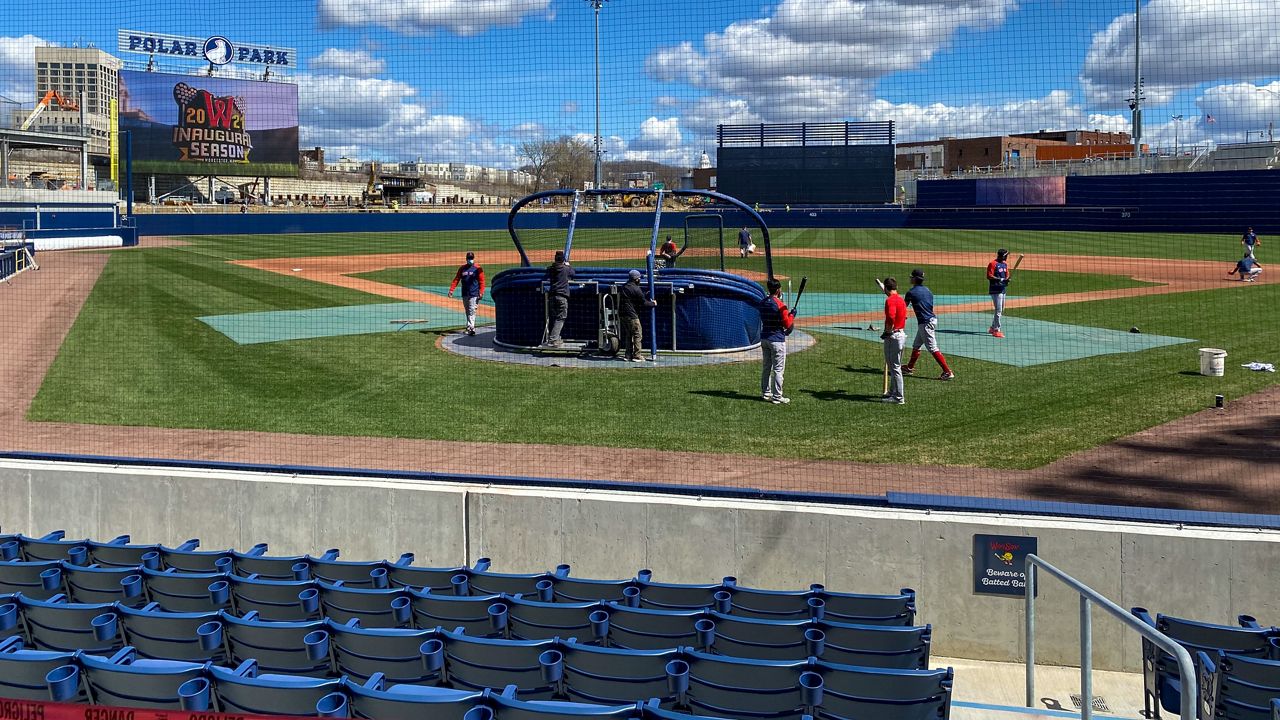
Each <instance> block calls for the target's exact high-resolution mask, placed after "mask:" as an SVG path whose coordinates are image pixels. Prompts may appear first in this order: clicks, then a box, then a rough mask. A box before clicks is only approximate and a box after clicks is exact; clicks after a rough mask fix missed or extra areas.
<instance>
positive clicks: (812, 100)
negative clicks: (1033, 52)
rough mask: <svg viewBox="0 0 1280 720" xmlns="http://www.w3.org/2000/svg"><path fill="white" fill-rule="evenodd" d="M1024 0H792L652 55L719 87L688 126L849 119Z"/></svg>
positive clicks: (652, 62)
mask: <svg viewBox="0 0 1280 720" xmlns="http://www.w3.org/2000/svg"><path fill="white" fill-rule="evenodd" d="M1015 7H1016V2H1015V0H947V1H945V2H944V0H825V1H824V2H816V1H815V0H782V1H781V2H780V3H779V4H778V6H777V7H776V9H775V10H774V11H773V13H772V14H771V15H770V16H768V17H763V18H756V19H749V20H741V21H738V22H735V23H732V24H731V25H729V26H728V27H727V28H725V29H724V30H723V31H721V32H713V33H708V34H707V35H705V36H704V37H703V39H702V42H701V45H700V46H699V45H697V44H695V43H692V42H683V43H680V44H678V45H674V46H669V47H665V48H660V49H658V50H657V51H655V52H654V53H652V54H651V55H650V56H649V57H648V58H647V60H646V62H645V67H646V70H647V71H648V72H649V74H650V75H652V76H653V77H654V78H656V79H658V80H660V81H663V82H678V83H685V84H688V85H692V86H694V87H696V88H700V89H703V90H707V91H710V92H712V93H714V94H716V95H718V96H719V97H720V98H722V99H719V100H698V101H695V105H694V107H692V108H690V109H689V112H687V113H686V116H687V117H686V127H689V128H690V129H692V130H694V131H695V132H697V133H700V134H706V133H708V132H711V131H713V130H714V129H715V125H717V124H720V123H737V122H800V121H807V122H823V121H833V120H841V119H845V118H846V117H848V116H849V111H850V108H852V107H857V106H861V105H865V104H866V103H869V102H871V101H872V98H873V97H874V96H873V93H872V90H873V88H874V84H875V81H876V80H877V79H879V78H880V77H882V76H884V75H886V74H889V73H893V72H899V71H903V70H910V69H912V68H916V67H919V66H920V65H921V64H923V63H925V62H927V61H928V60H929V59H931V58H932V57H933V56H934V54H935V53H936V52H938V51H939V50H940V49H942V48H944V47H945V46H946V45H947V43H949V42H950V41H951V37H952V36H953V35H954V34H955V33H956V32H957V31H959V30H961V29H966V28H967V29H985V28H989V27H993V26H995V25H998V24H999V23H1001V22H1003V21H1004V18H1005V16H1006V15H1007V14H1008V13H1009V12H1010V11H1012V10H1013V9H1015Z"/></svg>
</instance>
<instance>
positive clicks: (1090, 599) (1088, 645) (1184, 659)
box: [1025, 554, 1197, 720]
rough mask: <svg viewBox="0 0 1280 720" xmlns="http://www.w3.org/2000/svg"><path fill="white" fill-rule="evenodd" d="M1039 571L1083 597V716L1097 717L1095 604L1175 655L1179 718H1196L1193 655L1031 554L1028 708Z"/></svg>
mask: <svg viewBox="0 0 1280 720" xmlns="http://www.w3.org/2000/svg"><path fill="white" fill-rule="evenodd" d="M1036 568H1040V569H1043V570H1044V571H1045V572H1047V573H1049V574H1050V575H1052V576H1054V577H1056V578H1057V579H1058V580H1060V581H1062V584H1063V585H1066V586H1067V587H1069V588H1071V589H1072V590H1075V591H1076V593H1077V594H1078V595H1079V596H1080V717H1081V718H1082V720H1089V718H1091V717H1092V716H1093V626H1092V621H1091V612H1090V611H1091V603H1097V604H1098V606H1099V607H1101V608H1102V609H1103V610H1106V611H1107V612H1108V613H1110V614H1111V615H1112V616H1114V617H1115V618H1116V619H1117V620H1119V621H1120V622H1121V623H1123V624H1124V625H1127V626H1128V627H1130V628H1132V629H1134V630H1136V631H1138V634H1139V635H1141V636H1142V637H1144V638H1146V639H1148V640H1150V641H1151V642H1153V643H1155V644H1156V646H1157V647H1159V648H1160V649H1161V650H1164V651H1165V652H1167V653H1169V654H1170V655H1172V656H1173V657H1174V658H1175V659H1176V660H1177V661H1178V679H1179V680H1180V681H1181V685H1182V692H1181V695H1182V709H1181V712H1180V713H1179V717H1181V718H1182V720H1195V718H1196V690H1197V685H1196V671H1195V666H1193V665H1192V664H1191V653H1189V652H1187V649H1186V648H1184V647H1182V646H1181V645H1179V644H1178V643H1177V642H1175V641H1174V640H1173V639H1171V638H1170V637H1169V636H1168V635H1165V634H1164V633H1162V632H1160V631H1159V630H1156V629H1155V628H1153V627H1151V626H1150V625H1148V624H1147V623H1144V622H1142V621H1141V620H1139V619H1138V618H1136V617H1134V616H1133V614H1132V613H1129V612H1127V611H1125V609H1124V608H1122V607H1120V606H1119V605H1116V604H1115V603H1113V602H1111V601H1110V600H1108V599H1107V598H1106V597H1104V596H1103V595H1101V594H1100V593H1098V591H1096V590H1094V589H1093V588H1091V587H1089V586H1088V585H1085V584H1084V583H1082V582H1080V581H1079V580H1077V579H1075V578H1073V577H1071V576H1070V575H1068V574H1066V573H1065V572H1063V571H1061V570H1059V569H1058V568H1056V567H1054V566H1053V565H1050V564H1049V563H1047V562H1045V561H1044V560H1043V559H1042V558H1040V557H1038V556H1036V555H1033V554H1028V555H1027V560H1026V566H1025V572H1026V576H1027V587H1026V601H1027V612H1026V620H1027V648H1026V650H1027V652H1026V657H1027V707H1034V706H1035V701H1036V634H1035V632H1036V610H1035V608H1036V572H1035V571H1036Z"/></svg>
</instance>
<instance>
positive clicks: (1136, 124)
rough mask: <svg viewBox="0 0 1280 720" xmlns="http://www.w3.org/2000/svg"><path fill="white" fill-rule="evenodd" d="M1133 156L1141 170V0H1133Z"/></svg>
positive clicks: (1130, 106) (1131, 107) (1140, 170)
mask: <svg viewBox="0 0 1280 720" xmlns="http://www.w3.org/2000/svg"><path fill="white" fill-rule="evenodd" d="M1129 109H1131V110H1133V156H1134V157H1135V158H1137V160H1138V172H1142V0H1133V100H1132V101H1131V102H1130V103H1129Z"/></svg>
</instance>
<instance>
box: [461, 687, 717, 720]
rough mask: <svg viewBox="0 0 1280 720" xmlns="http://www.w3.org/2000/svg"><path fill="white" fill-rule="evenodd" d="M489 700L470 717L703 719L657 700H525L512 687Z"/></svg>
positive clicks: (521, 719)
mask: <svg viewBox="0 0 1280 720" xmlns="http://www.w3.org/2000/svg"><path fill="white" fill-rule="evenodd" d="M487 701H488V704H487V705H481V706H479V707H478V708H477V712H474V713H473V714H471V715H470V716H469V717H468V720H587V719H589V718H601V719H603V718H610V719H615V720H699V717H698V716H696V715H686V714H684V713H679V712H672V711H670V710H663V709H661V708H660V707H659V706H658V705H657V703H654V702H648V703H645V702H634V703H629V704H626V705H586V704H583V703H573V702H560V701H544V700H533V701H525V700H520V699H518V698H517V697H515V696H514V695H513V694H512V693H511V692H510V688H508V689H507V690H505V691H504V692H502V693H490V695H489V697H488V698H487Z"/></svg>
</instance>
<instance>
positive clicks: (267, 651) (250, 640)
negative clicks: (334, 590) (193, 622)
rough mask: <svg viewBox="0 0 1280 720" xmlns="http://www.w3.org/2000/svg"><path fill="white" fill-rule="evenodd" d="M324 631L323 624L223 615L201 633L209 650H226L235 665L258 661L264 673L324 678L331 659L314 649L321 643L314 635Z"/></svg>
mask: <svg viewBox="0 0 1280 720" xmlns="http://www.w3.org/2000/svg"><path fill="white" fill-rule="evenodd" d="M324 630H325V623H324V621H322V620H308V621H304V622H271V621H267V620H263V619H261V618H260V617H259V616H258V614H257V613H253V612H251V613H249V614H247V615H245V616H243V617H238V616H235V615H231V614H230V613H227V612H225V611H224V612H220V613H218V619H217V620H216V621H214V622H211V623H209V624H208V625H207V626H202V627H200V628H199V629H198V632H199V634H200V635H202V636H204V638H205V643H206V645H207V646H218V645H221V646H224V647H225V648H226V652H227V656H228V657H229V658H230V659H231V662H233V663H243V662H245V661H247V660H256V661H257V667H260V668H261V669H262V670H263V671H264V672H268V673H279V674H286V675H306V676H311V677H324V676H327V675H329V674H330V673H331V672H332V665H331V663H330V660H329V656H328V655H327V654H326V653H325V652H323V649H317V648H313V647H311V646H312V645H313V644H316V643H318V642H320V640H321V636H320V635H313V634H314V633H323V631H324Z"/></svg>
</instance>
